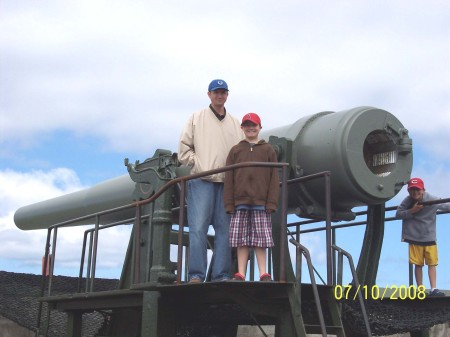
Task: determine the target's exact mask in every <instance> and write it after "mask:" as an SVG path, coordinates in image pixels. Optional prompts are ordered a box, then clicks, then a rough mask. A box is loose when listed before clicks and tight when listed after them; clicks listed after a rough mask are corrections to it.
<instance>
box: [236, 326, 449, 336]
mask: <svg viewBox="0 0 450 337" xmlns="http://www.w3.org/2000/svg"><path fill="white" fill-rule="evenodd" d="M262 328H263V330H264V332H265V333H266V335H267V336H268V337H274V336H275V329H274V327H273V326H263V327H262ZM263 336H264V335H263V334H262V333H261V330H260V329H259V328H258V327H257V326H239V329H238V334H237V337H263ZM449 336H450V328H449V326H448V324H447V323H445V324H439V325H435V326H434V327H432V328H431V329H430V337H449ZM308 337H322V335H308ZM384 337H410V333H409V332H408V333H402V334H394V335H389V336H384Z"/></svg>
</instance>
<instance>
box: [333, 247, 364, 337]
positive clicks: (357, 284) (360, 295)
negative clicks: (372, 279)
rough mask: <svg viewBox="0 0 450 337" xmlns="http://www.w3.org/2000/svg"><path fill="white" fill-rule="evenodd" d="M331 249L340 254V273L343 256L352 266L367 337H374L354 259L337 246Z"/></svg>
mask: <svg viewBox="0 0 450 337" xmlns="http://www.w3.org/2000/svg"><path fill="white" fill-rule="evenodd" d="M331 247H332V249H334V250H335V251H337V252H338V263H340V266H338V270H339V272H341V270H342V256H345V257H346V258H347V260H348V264H349V265H350V270H351V273H352V276H353V282H354V283H355V287H356V293H357V296H358V301H359V305H360V306H361V312H362V315H363V319H364V325H365V328H366V332H367V336H368V337H371V336H372V332H371V330H370V324H369V318H368V316H367V312H366V306H365V304H364V298H363V295H362V292H361V291H359V289H360V284H359V281H358V275H357V274H356V269H355V265H354V264H353V258H352V256H351V255H350V253H348V252H346V251H345V250H343V249H342V248H340V247H338V246H336V245H332V246H331ZM338 279H339V280H340V282H341V283H342V279H341V277H338ZM341 285H342V284H341Z"/></svg>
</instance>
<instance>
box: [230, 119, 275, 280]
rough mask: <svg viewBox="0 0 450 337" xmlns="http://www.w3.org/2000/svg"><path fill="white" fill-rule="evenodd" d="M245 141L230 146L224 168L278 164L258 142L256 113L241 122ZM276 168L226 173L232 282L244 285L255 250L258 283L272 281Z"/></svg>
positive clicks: (271, 151)
mask: <svg viewBox="0 0 450 337" xmlns="http://www.w3.org/2000/svg"><path fill="white" fill-rule="evenodd" d="M241 128H242V130H243V131H244V135H245V139H244V140H242V141H240V142H239V143H238V144H237V145H235V146H233V147H232V148H231V150H230V153H229V154H228V157H227V161H226V165H227V166H228V165H232V164H237V163H242V162H252V161H253V162H273V163H276V162H277V155H276V153H275V150H274V149H273V148H272V145H270V144H269V143H266V142H265V141H264V140H263V139H259V132H260V131H261V128H262V127H261V119H260V118H259V116H258V115H257V114H255V113H248V114H246V115H245V116H244V117H243V118H242V123H241ZM278 193H279V178H278V169H277V168H267V167H245V168H239V169H235V170H234V171H227V172H226V174H225V184H224V203H225V210H226V211H227V213H231V223H230V246H231V247H236V248H237V260H238V272H237V273H236V274H235V275H234V278H233V280H236V281H244V280H245V275H246V269H247V262H248V255H249V251H250V248H251V247H252V248H254V250H255V253H256V259H257V263H258V268H259V273H260V281H272V277H271V275H270V274H269V273H267V271H266V248H268V247H273V245H274V243H273V239H272V222H271V213H272V212H275V210H276V209H277V206H278Z"/></svg>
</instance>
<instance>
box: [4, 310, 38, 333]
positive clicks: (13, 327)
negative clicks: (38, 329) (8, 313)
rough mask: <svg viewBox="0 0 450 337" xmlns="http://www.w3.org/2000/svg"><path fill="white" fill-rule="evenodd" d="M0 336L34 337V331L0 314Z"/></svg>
mask: <svg viewBox="0 0 450 337" xmlns="http://www.w3.org/2000/svg"><path fill="white" fill-rule="evenodd" d="M0 336H1V337H34V332H33V331H31V330H29V329H27V328H24V327H23V326H20V325H18V324H17V323H14V322H13V321H11V320H9V319H7V318H5V317H3V316H1V315H0Z"/></svg>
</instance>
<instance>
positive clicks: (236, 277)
mask: <svg viewBox="0 0 450 337" xmlns="http://www.w3.org/2000/svg"><path fill="white" fill-rule="evenodd" d="M232 280H233V281H239V282H242V281H245V276H244V275H242V274H241V273H236V274H234V277H233V278H232Z"/></svg>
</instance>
